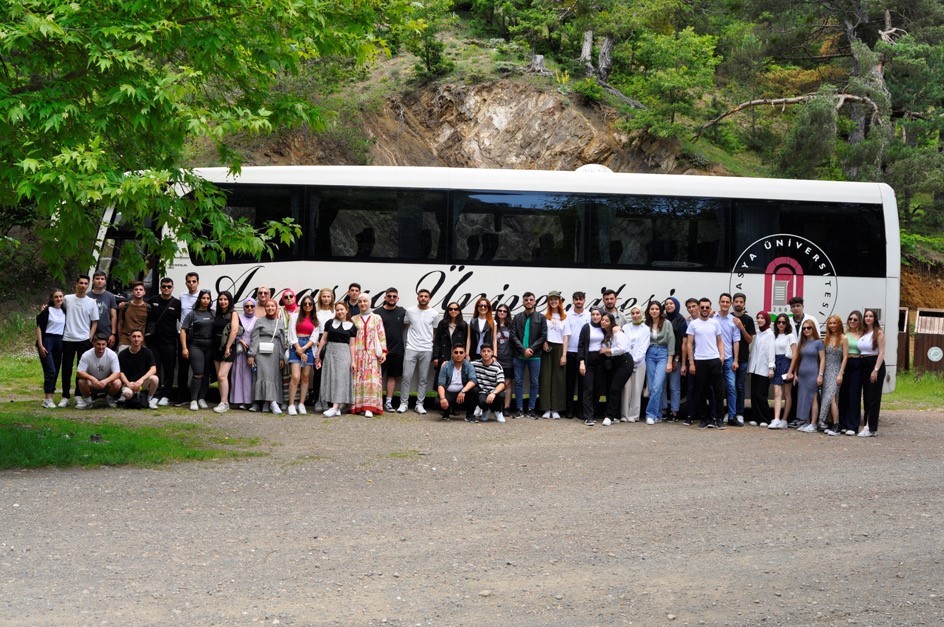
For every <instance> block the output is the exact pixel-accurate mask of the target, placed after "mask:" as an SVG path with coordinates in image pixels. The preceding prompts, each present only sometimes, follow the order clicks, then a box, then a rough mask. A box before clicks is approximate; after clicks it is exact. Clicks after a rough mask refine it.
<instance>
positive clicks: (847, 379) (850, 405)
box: [839, 357, 875, 431]
mask: <svg viewBox="0 0 944 627" xmlns="http://www.w3.org/2000/svg"><path fill="white" fill-rule="evenodd" d="M874 367H875V365H874V364H873V365H872V368H874ZM871 372H872V370H871V368H870V369H869V371H868V373H865V374H866V375H868V374H869V373H871ZM862 375H863V372H862V358H861V357H853V358H850V359H849V360H848V361H846V372H845V375H844V376H843V377H842V386H841V387H840V388H839V424H840V426H841V427H842V428H843V429H845V430H852V431H858V430H859V423H860V422H862Z"/></svg>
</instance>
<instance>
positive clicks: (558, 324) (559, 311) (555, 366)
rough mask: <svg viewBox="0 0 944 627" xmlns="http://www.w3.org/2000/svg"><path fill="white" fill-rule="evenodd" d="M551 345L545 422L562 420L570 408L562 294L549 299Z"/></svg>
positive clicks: (544, 376)
mask: <svg viewBox="0 0 944 627" xmlns="http://www.w3.org/2000/svg"><path fill="white" fill-rule="evenodd" d="M544 317H545V318H546V319H547V341H546V342H544V352H543V353H541V377H540V380H539V381H540V385H539V389H540V393H539V395H538V398H540V399H541V405H543V406H544V415H543V416H542V417H543V418H553V419H554V420H558V419H559V418H560V412H559V411H558V410H564V409H566V408H567V388H566V385H565V375H566V368H567V365H566V364H567V362H566V361H565V360H564V320H566V319H567V314H566V313H565V312H564V299H563V298H562V297H561V294H560V292H551V293H549V294H548V295H547V311H546V312H545V314H544Z"/></svg>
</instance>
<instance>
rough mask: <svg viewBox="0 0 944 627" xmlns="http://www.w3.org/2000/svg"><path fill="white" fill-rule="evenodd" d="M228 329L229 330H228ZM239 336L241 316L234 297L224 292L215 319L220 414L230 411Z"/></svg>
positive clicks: (215, 352)
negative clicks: (231, 377)
mask: <svg viewBox="0 0 944 627" xmlns="http://www.w3.org/2000/svg"><path fill="white" fill-rule="evenodd" d="M227 327H228V328H227ZM238 334H239V314H238V313H236V308H235V307H234V303H233V295H232V294H230V293H229V292H227V291H222V292H220V293H219V295H217V297H216V316H215V317H214V318H213V364H214V365H215V366H216V381H217V383H218V384H219V386H220V404H219V405H217V406H216V407H214V408H213V411H215V412H216V413H218V414H222V413H223V412H226V411H229V371H230V368H232V367H233V360H234V359H235V358H236V351H235V344H236V336H237V335H238Z"/></svg>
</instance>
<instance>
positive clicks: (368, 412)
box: [364, 409, 374, 418]
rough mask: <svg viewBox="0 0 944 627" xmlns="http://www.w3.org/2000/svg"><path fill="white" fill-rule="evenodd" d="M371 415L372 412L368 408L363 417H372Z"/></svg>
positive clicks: (372, 414)
mask: <svg viewBox="0 0 944 627" xmlns="http://www.w3.org/2000/svg"><path fill="white" fill-rule="evenodd" d="M373 417H374V412H372V411H370V410H369V409H368V410H367V411H365V412H364V418H373Z"/></svg>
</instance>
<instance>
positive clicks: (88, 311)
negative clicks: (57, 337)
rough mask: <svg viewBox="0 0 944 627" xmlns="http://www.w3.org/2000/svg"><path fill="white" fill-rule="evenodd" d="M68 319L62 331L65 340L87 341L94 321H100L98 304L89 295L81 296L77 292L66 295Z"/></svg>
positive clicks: (65, 302)
mask: <svg viewBox="0 0 944 627" xmlns="http://www.w3.org/2000/svg"><path fill="white" fill-rule="evenodd" d="M63 305H64V306H65V308H66V321H65V326H64V329H63V332H62V341H63V342H83V341H85V342H87V341H88V340H89V332H90V331H91V330H92V323H93V322H98V305H97V304H96V303H95V300H94V299H92V298H89V297H88V296H83V297H82V298H79V297H78V296H76V295H75V294H69V295H68V296H66V297H65V300H64V301H63Z"/></svg>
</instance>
